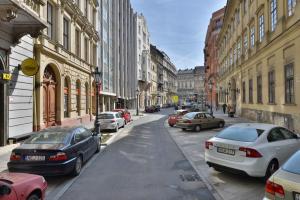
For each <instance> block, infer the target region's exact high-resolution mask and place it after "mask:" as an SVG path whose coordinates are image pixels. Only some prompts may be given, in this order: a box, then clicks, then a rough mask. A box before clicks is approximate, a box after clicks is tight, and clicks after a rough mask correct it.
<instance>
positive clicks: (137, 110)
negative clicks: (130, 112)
mask: <svg viewBox="0 0 300 200" xmlns="http://www.w3.org/2000/svg"><path fill="white" fill-rule="evenodd" d="M139 93H140V90H139V88H137V89H136V116H139Z"/></svg>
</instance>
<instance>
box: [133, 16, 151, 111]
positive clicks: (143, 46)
mask: <svg viewBox="0 0 300 200" xmlns="http://www.w3.org/2000/svg"><path fill="white" fill-rule="evenodd" d="M135 21H136V45H137V46H136V52H137V53H136V55H137V57H136V59H137V62H136V63H137V71H136V72H137V75H136V76H137V88H138V90H139V93H140V94H139V107H140V108H141V109H144V108H145V106H148V105H150V102H151V94H150V87H151V66H150V65H151V64H150V60H151V56H150V33H149V31H148V26H147V22H146V19H145V17H144V16H143V14H136V15H135Z"/></svg>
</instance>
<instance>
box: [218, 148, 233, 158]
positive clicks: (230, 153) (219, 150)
mask: <svg viewBox="0 0 300 200" xmlns="http://www.w3.org/2000/svg"><path fill="white" fill-rule="evenodd" d="M217 152H218V153H223V154H228V155H231V156H234V155H235V150H234V149H225V148H222V147H218V148H217Z"/></svg>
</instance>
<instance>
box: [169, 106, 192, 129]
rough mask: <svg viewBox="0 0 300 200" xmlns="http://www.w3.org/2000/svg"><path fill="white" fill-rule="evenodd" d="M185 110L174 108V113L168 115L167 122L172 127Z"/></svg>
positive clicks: (185, 112)
mask: <svg viewBox="0 0 300 200" xmlns="http://www.w3.org/2000/svg"><path fill="white" fill-rule="evenodd" d="M187 113H188V111H187V110H176V111H175V112H174V114H171V115H169V118H168V123H169V126H171V127H173V126H174V125H175V124H176V123H177V121H178V120H179V119H181V118H182V116H183V115H185V114H187Z"/></svg>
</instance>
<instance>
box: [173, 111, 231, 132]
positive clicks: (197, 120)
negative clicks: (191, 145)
mask: <svg viewBox="0 0 300 200" xmlns="http://www.w3.org/2000/svg"><path fill="white" fill-rule="evenodd" d="M224 125H225V121H224V120H223V119H220V118H215V117H214V116H212V115H211V114H209V113H205V112H190V113H187V114H185V115H184V116H183V117H182V118H181V119H179V120H178V122H177V123H176V126H177V127H179V128H181V129H182V130H187V129H192V130H195V131H197V132H199V131H200V130H201V129H206V128H216V127H220V128H223V127H224Z"/></svg>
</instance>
